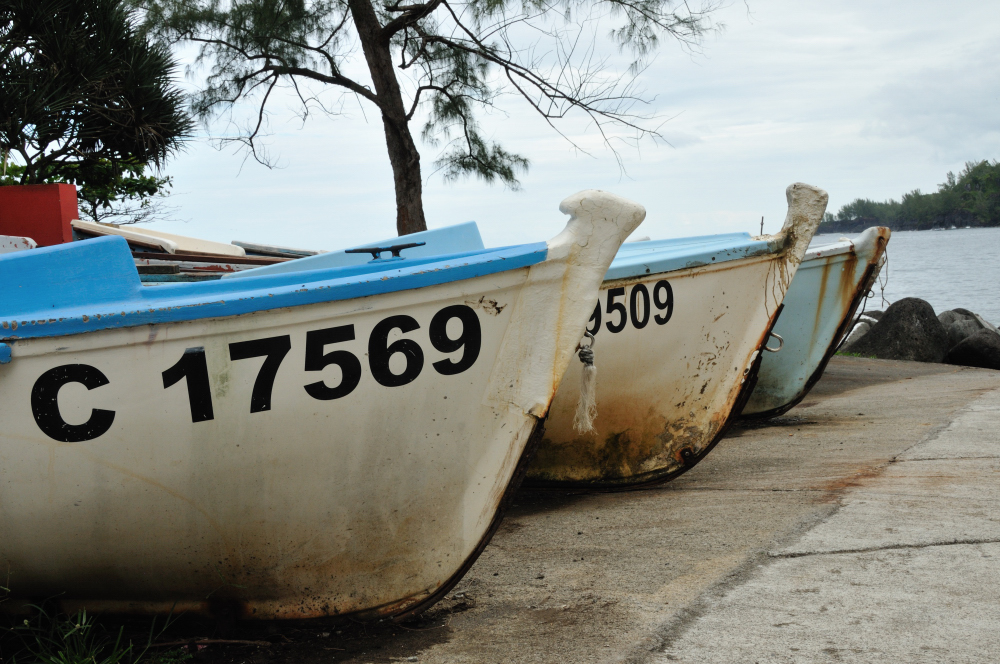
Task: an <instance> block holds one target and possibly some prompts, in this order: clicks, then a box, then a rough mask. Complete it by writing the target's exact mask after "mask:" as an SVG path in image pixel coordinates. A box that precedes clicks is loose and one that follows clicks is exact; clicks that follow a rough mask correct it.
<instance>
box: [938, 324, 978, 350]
mask: <svg viewBox="0 0 1000 664" xmlns="http://www.w3.org/2000/svg"><path fill="white" fill-rule="evenodd" d="M945 329H946V330H947V331H948V345H949V346H950V347H952V348H954V347H955V346H957V345H958V344H960V343H961V342H962V341H963V340H965V339H966V338H967V337H971V336H972V335H973V334H975V333H976V332H979V331H980V330H985V329H986V328H985V327H983V324H982V323H980V322H979V321H978V320H976V319H975V318H960V319H958V320H956V321H955V322H954V323H952V324H951V325H948V326H947V327H946V328H945Z"/></svg>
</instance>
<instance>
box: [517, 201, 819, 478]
mask: <svg viewBox="0 0 1000 664" xmlns="http://www.w3.org/2000/svg"><path fill="white" fill-rule="evenodd" d="M796 187H802V189H796ZM788 194H789V206H790V207H789V217H788V220H787V221H786V225H785V228H784V229H783V233H784V234H785V235H783V236H782V237H780V238H776V241H775V247H774V248H773V249H772V250H771V251H770V252H768V253H764V254H761V255H757V256H751V257H747V258H742V259H739V260H732V261H726V262H723V263H719V264H713V265H703V266H700V267H694V268H688V269H681V270H672V271H669V272H665V273H659V274H650V275H643V276H640V277H637V278H632V279H623V280H616V281H606V282H605V283H604V284H603V286H602V290H601V293H600V299H599V302H598V308H597V310H595V312H594V315H593V316H592V317H591V324H590V328H588V329H589V330H590V331H592V332H593V331H595V330H596V329H597V328H600V329H599V331H598V332H597V334H596V338H595V344H594V355H595V360H594V364H595V366H596V367H597V399H596V401H597V411H598V412H597V418H596V419H595V421H594V431H592V432H588V433H579V432H577V431H576V430H574V428H573V422H574V413H575V410H576V407H577V402H578V400H579V395H580V385H581V380H582V378H581V373H582V365H581V364H580V363H579V362H573V363H571V365H570V368H569V369H568V371H567V373H566V374H565V376H564V378H563V381H562V383H561V384H560V387H559V390H558V392H557V394H556V397H555V399H554V400H553V403H552V408H551V409H550V413H549V418H548V421H547V424H546V431H545V436H544V437H543V440H542V444H541V446H540V447H539V449H538V452H537V455H536V457H535V460H534V461H533V462H532V464H531V466H530V467H529V469H528V476H527V482H528V483H530V484H531V485H533V486H543V487H584V488H592V489H600V490H622V489H631V488H637V487H642V486H648V485H650V484H655V483H659V482H665V481H668V480H670V479H672V478H674V477H676V476H677V475H679V474H680V473H683V472H685V471H686V470H688V469H690V468H691V467H693V466H694V465H695V464H696V463H697V462H698V461H699V460H700V459H702V458H704V456H705V455H706V454H707V453H708V452H709V451H710V450H711V449H712V447H713V446H714V445H715V443H716V442H717V441H718V440H719V438H720V437H721V436H722V434H723V433H724V431H725V428H726V426H727V424H728V422H729V421H730V419H731V417H733V415H734V414H738V413H739V410H740V408H741V407H742V405H743V403H744V402H745V399H746V398H747V395H748V393H749V390H751V389H752V387H753V381H754V378H755V375H754V374H755V371H756V367H757V366H758V362H759V358H760V354H761V350H762V349H763V346H764V345H765V343H766V342H767V339H768V335H769V332H770V330H771V327H772V325H773V324H774V322H775V320H776V319H777V314H778V312H779V310H780V307H781V303H782V300H783V299H784V295H785V292H786V290H787V288H788V285H789V283H790V281H791V279H792V276H793V275H794V273H795V270H796V268H797V266H798V263H799V261H800V260H801V257H802V256H803V255H804V254H805V250H806V246H807V245H808V242H809V239H810V238H811V237H812V234H813V233H814V232H815V229H816V226H817V225H818V224H819V220H820V219H821V218H822V214H823V211H824V210H825V204H826V194H825V192H822V191H821V190H817V189H815V188H810V187H807V186H805V185H793V187H790V188H789V192H788ZM796 197H798V198H796ZM793 199H795V200H793ZM796 201H797V202H796ZM668 293H669V297H668ZM609 300H610V301H609ZM668 300H669V302H670V306H669V307H668V306H662V307H661V306H660V305H661V304H666V303H667V301H668ZM644 302H646V303H648V305H649V307H648V308H645V310H644V307H643V303H644ZM618 305H622V306H620V307H619V306H618ZM598 312H600V315H601V320H598V318H597V317H598Z"/></svg>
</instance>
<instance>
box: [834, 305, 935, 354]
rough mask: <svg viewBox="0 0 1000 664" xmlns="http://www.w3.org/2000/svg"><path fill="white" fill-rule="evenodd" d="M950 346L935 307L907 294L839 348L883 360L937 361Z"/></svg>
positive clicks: (846, 351)
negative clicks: (862, 332)
mask: <svg viewBox="0 0 1000 664" xmlns="http://www.w3.org/2000/svg"><path fill="white" fill-rule="evenodd" d="M949 348H950V346H949V345H948V332H947V331H946V330H945V327H944V325H942V324H941V321H939V320H938V318H937V316H935V315H934V308H933V307H932V306H931V305H930V304H928V303H927V302H925V301H923V300H921V299H919V298H915V297H907V298H904V299H902V300H899V301H898V302H894V303H893V304H892V305H890V306H889V308H888V309H886V310H885V313H884V314H883V315H882V316H881V317H880V319H879V321H878V323H876V324H875V325H873V326H872V328H871V330H869V332H868V333H867V334H866V335H864V336H863V337H861V338H860V339H858V340H857V341H856V342H854V343H852V344H850V345H848V346H845V347H844V348H843V349H842V351H843V352H845V353H857V354H858V355H864V356H867V357H877V358H880V359H883V360H914V361H917V362H940V361H942V360H943V359H944V356H945V355H947V354H948V350H949Z"/></svg>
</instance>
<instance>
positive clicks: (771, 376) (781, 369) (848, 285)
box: [743, 226, 891, 417]
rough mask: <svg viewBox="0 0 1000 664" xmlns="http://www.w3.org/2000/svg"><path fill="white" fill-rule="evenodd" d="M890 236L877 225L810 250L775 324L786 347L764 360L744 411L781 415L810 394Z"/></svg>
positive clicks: (868, 284) (755, 414) (870, 282)
mask: <svg viewBox="0 0 1000 664" xmlns="http://www.w3.org/2000/svg"><path fill="white" fill-rule="evenodd" d="M890 234H891V233H890V231H889V229H888V228H884V227H881V226H879V227H874V228H869V229H868V230H866V231H865V232H864V233H863V234H862V235H861V236H859V237H858V238H857V239H856V240H853V241H851V240H846V239H845V240H841V241H839V242H835V243H832V244H828V245H823V246H819V247H815V248H812V249H810V251H809V252H808V253H807V254H806V257H805V259H803V261H802V265H801V266H800V267H799V271H798V273H797V274H796V275H795V279H794V280H793V281H792V285H791V287H790V288H789V289H788V294H787V295H786V296H785V310H784V312H783V313H782V315H781V318H780V319H779V320H778V322H777V324H776V325H775V332H777V333H778V334H780V335H781V336H782V337H784V339H785V342H786V343H785V348H784V350H782V352H781V353H778V354H776V355H773V356H768V357H765V358H764V359H763V361H762V363H761V369H760V376H759V380H758V384H757V387H756V389H755V390H754V392H753V394H752V395H751V397H750V399H749V401H748V402H747V405H746V406H745V407H744V409H743V415H745V416H753V417H774V416H777V415H781V414H782V413H784V412H787V411H788V410H789V409H791V408H792V407H793V406H795V404H797V403H799V402H800V401H801V400H802V399H803V398H804V397H805V396H806V394H808V393H809V390H810V389H812V386H813V385H815V384H816V382H817V381H818V380H819V378H820V376H822V375H823V369H824V368H825V367H826V364H827V362H829V360H830V358H831V357H832V356H833V354H834V353H835V352H836V350H837V347H838V346H839V345H840V342H841V340H842V339H843V337H844V335H845V334H847V332H848V331H849V329H850V324H851V321H852V320H853V317H854V313H855V312H856V311H857V308H858V306H859V305H860V303H861V301H862V300H863V299H864V297H865V296H866V294H867V293H868V292H869V290H870V289H871V287H872V285H873V284H874V282H875V279H876V277H877V276H878V272H879V268H880V267H881V261H882V260H883V256H884V254H885V248H886V245H887V244H888V242H889V236H890Z"/></svg>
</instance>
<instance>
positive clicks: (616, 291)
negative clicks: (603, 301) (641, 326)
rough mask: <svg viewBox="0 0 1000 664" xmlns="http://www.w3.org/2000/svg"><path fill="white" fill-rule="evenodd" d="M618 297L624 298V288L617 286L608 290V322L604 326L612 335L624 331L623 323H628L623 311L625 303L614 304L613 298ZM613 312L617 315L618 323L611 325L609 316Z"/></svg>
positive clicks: (626, 313)
mask: <svg viewBox="0 0 1000 664" xmlns="http://www.w3.org/2000/svg"><path fill="white" fill-rule="evenodd" d="M619 295H621V296H622V297H624V296H625V287H624V286H619V287H618V288H609V289H608V309H607V314H608V322H607V323H605V325H606V326H607V328H608V332H612V333H614V334H618V333H619V332H621V331H622V330H624V329H625V323H627V322H628V312H627V311H625V303H624V302H615V298H616V297H618V296H619ZM615 311H617V312H618V314H619V315H618V322H617V323H615V324H613V325H612V323H611V314H612V313H613V312H615Z"/></svg>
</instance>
